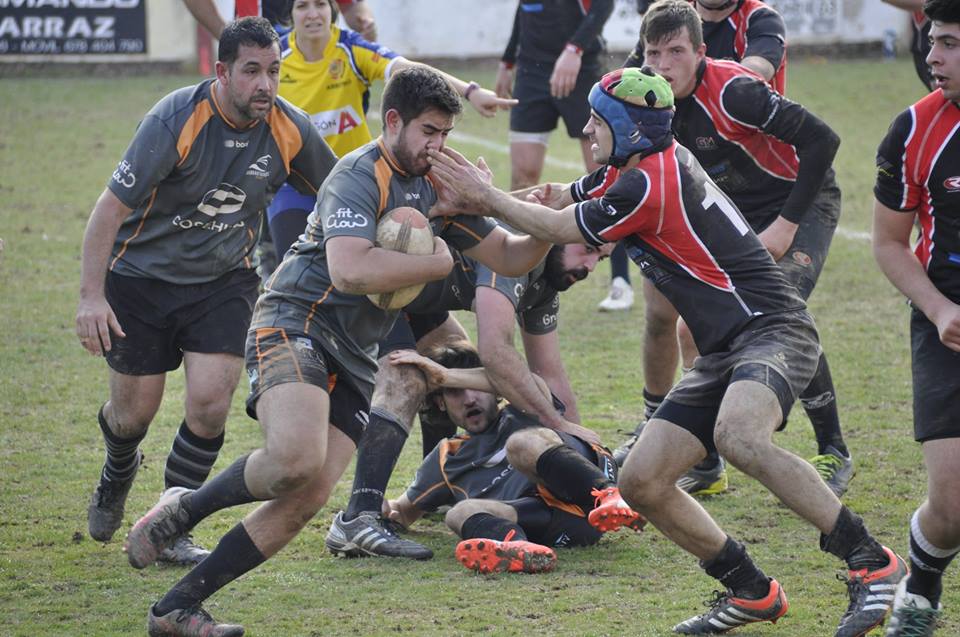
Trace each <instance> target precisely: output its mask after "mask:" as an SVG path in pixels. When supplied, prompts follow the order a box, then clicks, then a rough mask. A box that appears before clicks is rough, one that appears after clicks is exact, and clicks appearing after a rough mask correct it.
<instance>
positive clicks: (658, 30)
mask: <svg viewBox="0 0 960 637" xmlns="http://www.w3.org/2000/svg"><path fill="white" fill-rule="evenodd" d="M683 27H687V33H689V34H690V42H692V43H693V48H694V50H696V49H699V48H700V45H701V44H703V23H702V22H701V21H700V14H698V13H697V10H696V9H694V8H693V5H692V4H690V3H689V2H687V1H686V0H659V1H658V2H655V3H653V4H652V5H650V8H649V9H647V12H646V13H645V14H644V16H643V22H641V23H640V38H641V39H642V40H643V41H644V42H651V43H657V42H661V41H663V40H666V39H669V38H670V37H672V36H675V35H679V33H680V31H681V30H682V29H683Z"/></svg>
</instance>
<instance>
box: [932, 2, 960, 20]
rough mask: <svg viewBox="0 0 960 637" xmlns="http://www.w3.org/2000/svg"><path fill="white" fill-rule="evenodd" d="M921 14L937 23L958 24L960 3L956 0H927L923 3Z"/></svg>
mask: <svg viewBox="0 0 960 637" xmlns="http://www.w3.org/2000/svg"><path fill="white" fill-rule="evenodd" d="M923 12H924V13H925V14H926V15H927V17H928V18H930V19H931V20H936V21H937V22H947V23H951V24H955V23H960V2H957V0H927V1H926V2H924V3H923Z"/></svg>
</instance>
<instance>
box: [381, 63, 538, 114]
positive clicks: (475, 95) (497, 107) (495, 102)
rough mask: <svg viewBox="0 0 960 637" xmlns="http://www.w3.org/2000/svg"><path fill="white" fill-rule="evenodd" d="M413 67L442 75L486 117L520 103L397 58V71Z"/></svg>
mask: <svg viewBox="0 0 960 637" xmlns="http://www.w3.org/2000/svg"><path fill="white" fill-rule="evenodd" d="M411 66H423V67H426V68H428V69H430V70H432V71H436V72H437V73H439V74H440V75H442V76H443V79H445V80H446V81H447V83H448V84H449V85H450V86H451V87H453V90H455V91H456V92H457V95H459V96H461V97H462V98H463V99H465V100H466V101H467V102H468V103H469V104H470V106H472V107H473V108H474V110H475V111H477V112H478V113H480V114H481V115H482V116H484V117H493V116H494V115H496V114H497V111H505V110H508V109H510V108H512V107H514V106H516V105H517V104H518V103H519V101H518V100H515V99H513V98H508V97H499V96H498V95H497V94H496V93H494V92H493V91H491V90H489V89H485V88H483V87H482V86H480V85H479V84H477V83H476V82H464V81H463V80H461V79H460V78H458V77H454V76H453V75H450V74H449V73H446V72H444V71H441V70H440V69H438V68H434V67H432V66H430V65H428V64H423V63H422V62H414V61H412V60H408V59H406V58H402V57H401V58H397V60H396V61H395V62H394V69H395V70H397V71H399V70H400V69H403V68H408V67H411Z"/></svg>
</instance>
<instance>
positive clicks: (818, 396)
mask: <svg viewBox="0 0 960 637" xmlns="http://www.w3.org/2000/svg"><path fill="white" fill-rule="evenodd" d="M800 402H801V404H803V409H804V411H806V412H807V417H808V418H810V424H811V425H813V433H814V435H816V437H817V448H818V453H821V454H823V453H826V452H827V447H828V446H831V447H834V448H835V449H836V450H837V451H839V452H840V453H842V454H843V455H845V456H846V455H850V452H849V451H847V445H846V443H844V441H843V433H842V432H841V431H840V415H839V414H838V413H837V390H836V389H835V388H834V386H833V376H831V375H830V366H829V365H828V364H827V357H826V355H825V354H823V352H821V353H820V360H819V361H818V362H817V371H816V372H815V373H814V375H813V378H812V379H811V380H810V384H809V385H807V388H806V389H804V390H803V392H802V393H801V394H800Z"/></svg>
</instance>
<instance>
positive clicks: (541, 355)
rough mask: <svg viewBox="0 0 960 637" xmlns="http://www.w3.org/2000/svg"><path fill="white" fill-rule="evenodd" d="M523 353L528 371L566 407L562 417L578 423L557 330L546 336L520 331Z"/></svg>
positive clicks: (571, 388)
mask: <svg viewBox="0 0 960 637" xmlns="http://www.w3.org/2000/svg"><path fill="white" fill-rule="evenodd" d="M521 337H522V338H523V352H524V354H525V355H526V357H527V367H528V368H529V369H530V371H531V372H532V373H533V374H534V375H536V376H539V377H540V378H542V379H543V380H544V381H546V383H547V386H548V387H549V388H550V392H551V393H552V394H553V395H555V396H556V397H557V398H559V399H560V401H561V402H562V403H563V404H564V405H565V406H566V411H565V412H564V414H563V416H564V418H566V419H567V420H569V421H570V422H575V423H578V422H580V411H579V410H578V409H577V397H576V396H575V395H574V393H573V387H572V386H571V385H570V378H569V377H568V376H567V370H566V369H565V368H564V366H563V359H562V357H561V356H560V333H559V332H558V331H557V330H553V331H552V332H547V333H546V334H531V333H529V332H527V331H525V330H521Z"/></svg>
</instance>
